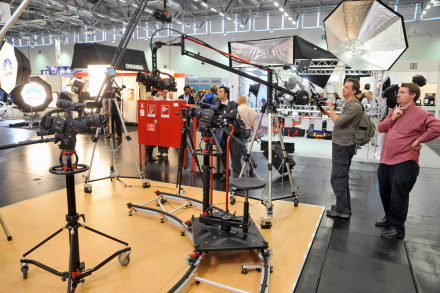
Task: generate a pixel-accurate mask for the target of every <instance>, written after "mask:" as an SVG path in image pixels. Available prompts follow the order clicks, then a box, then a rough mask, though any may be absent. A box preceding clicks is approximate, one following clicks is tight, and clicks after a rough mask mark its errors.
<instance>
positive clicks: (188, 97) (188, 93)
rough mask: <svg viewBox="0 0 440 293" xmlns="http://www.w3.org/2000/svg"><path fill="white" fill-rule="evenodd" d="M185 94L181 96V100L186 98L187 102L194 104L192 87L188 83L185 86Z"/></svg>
mask: <svg viewBox="0 0 440 293" xmlns="http://www.w3.org/2000/svg"><path fill="white" fill-rule="evenodd" d="M183 91H184V94H183V95H180V96H179V98H178V99H179V100H185V101H186V103H187V104H192V105H194V97H193V96H191V88H190V87H189V85H186V86H185V87H184V88H183Z"/></svg>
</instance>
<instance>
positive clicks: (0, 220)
mask: <svg viewBox="0 0 440 293" xmlns="http://www.w3.org/2000/svg"><path fill="white" fill-rule="evenodd" d="M0 222H1V223H2V227H3V230H5V233H6V236H7V237H8V241H11V240H12V236H11V234H9V230H8V227H6V223H5V220H3V217H2V214H0Z"/></svg>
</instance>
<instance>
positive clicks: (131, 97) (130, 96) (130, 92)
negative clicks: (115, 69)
mask: <svg viewBox="0 0 440 293" xmlns="http://www.w3.org/2000/svg"><path fill="white" fill-rule="evenodd" d="M127 98H128V100H129V101H134V89H127Z"/></svg>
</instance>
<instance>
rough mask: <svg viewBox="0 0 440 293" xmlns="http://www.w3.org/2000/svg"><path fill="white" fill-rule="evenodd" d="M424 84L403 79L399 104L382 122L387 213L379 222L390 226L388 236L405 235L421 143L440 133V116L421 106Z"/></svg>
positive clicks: (381, 172) (381, 181) (382, 185)
mask: <svg viewBox="0 0 440 293" xmlns="http://www.w3.org/2000/svg"><path fill="white" fill-rule="evenodd" d="M419 97H420V88H419V86H418V85H417V84H415V83H402V86H401V87H400V89H399V92H398V95H397V104H398V105H399V106H398V107H397V108H395V109H394V110H392V111H391V112H390V113H389V114H388V116H387V117H386V118H385V119H384V120H383V121H382V122H380V123H379V127H378V130H379V132H380V133H384V132H386V135H385V140H384V143H383V148H382V154H381V156H380V166H379V169H378V170H377V177H378V179H379V192H380V198H381V200H382V205H383V208H384V211H385V216H384V217H383V218H382V219H380V220H378V221H377V222H376V226H389V227H390V228H389V230H386V231H384V232H382V233H381V236H382V237H384V238H404V237H405V221H406V217H407V215H408V205H409V193H410V192H411V189H412V188H413V186H414V184H415V183H416V180H417V176H418V175H419V169H420V167H419V165H418V163H419V155H420V149H421V148H422V145H421V143H423V142H428V141H431V140H433V139H435V138H436V137H438V136H440V120H437V119H435V118H434V116H433V115H432V114H430V113H429V112H427V111H425V110H423V109H421V108H419V107H417V106H416V105H415V101H416V100H417V99H418V98H419Z"/></svg>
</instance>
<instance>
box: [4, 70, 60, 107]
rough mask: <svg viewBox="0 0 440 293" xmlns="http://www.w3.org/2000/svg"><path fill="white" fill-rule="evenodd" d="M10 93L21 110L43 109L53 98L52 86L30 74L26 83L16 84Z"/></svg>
mask: <svg viewBox="0 0 440 293" xmlns="http://www.w3.org/2000/svg"><path fill="white" fill-rule="evenodd" d="M11 95H12V99H13V100H14V103H15V104H16V105H17V107H18V108H20V109H21V110H22V111H23V112H40V111H44V109H46V108H47V106H48V105H49V104H50V103H51V102H52V100H53V98H52V87H51V86H50V85H49V84H48V83H47V82H45V81H44V80H42V79H41V78H40V77H38V76H32V77H31V78H30V81H29V82H28V83H22V84H21V85H19V86H17V87H16V88H15V89H14V90H13V91H12V92H11Z"/></svg>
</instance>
